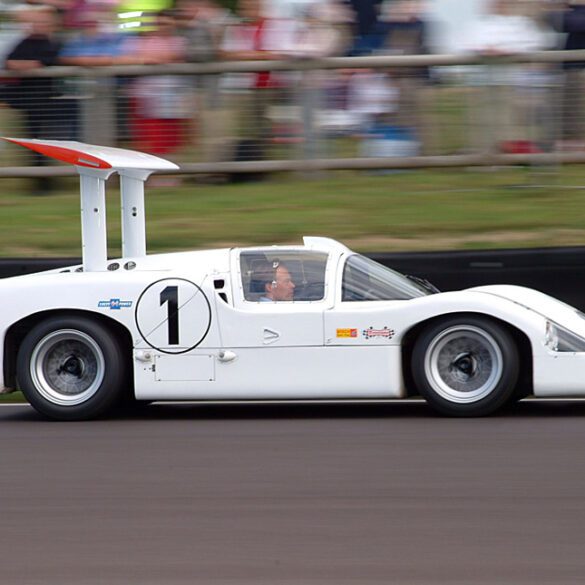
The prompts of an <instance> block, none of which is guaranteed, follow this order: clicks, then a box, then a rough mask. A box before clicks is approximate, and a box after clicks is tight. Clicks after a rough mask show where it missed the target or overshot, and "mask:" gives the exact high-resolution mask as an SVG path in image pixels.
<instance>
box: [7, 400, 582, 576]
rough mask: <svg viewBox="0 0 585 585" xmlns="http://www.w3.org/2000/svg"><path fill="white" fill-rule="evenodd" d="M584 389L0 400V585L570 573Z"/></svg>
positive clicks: (577, 561) (575, 559) (577, 545)
mask: <svg viewBox="0 0 585 585" xmlns="http://www.w3.org/2000/svg"><path fill="white" fill-rule="evenodd" d="M584 497H585V402H561V401H559V402H530V401H529V402H522V403H520V404H518V405H517V406H515V407H514V409H513V410H511V411H509V412H507V413H505V414H504V415H501V416H498V417H494V418H487V419H475V420H457V419H446V418H438V417H435V416H434V415H433V414H432V413H431V412H430V411H429V409H428V408H427V407H426V406H425V405H424V404H413V403H398V404H396V403H395V404H382V405H369V404H368V405H338V406H331V405H282V406H281V405H278V406H277V405H231V406H217V405H153V406H150V407H148V408H147V409H145V410H143V411H141V412H139V413H137V414H133V415H131V416H130V415H128V416H126V417H118V418H115V419H112V420H105V421H98V422H90V423H54V422H47V421H44V420H42V419H41V418H39V417H38V416H37V415H36V414H35V413H34V411H32V410H31V409H30V408H29V407H27V406H24V405H23V406H1V407H0V583H1V584H2V585H4V584H10V585H12V584H14V585H28V584H34V585H37V584H39V585H40V584H43V585H47V584H49V585H52V584H59V585H64V584H73V583H75V584H79V585H83V584H91V585H93V584H112V585H118V584H120V585H122V584H123V585H129V584H132V585H133V584H141V585H143V584H144V585H151V584H152V585H154V584H156V585H165V584H183V583H185V584H187V583H189V584H192V583H197V584H199V583H204V584H207V583H209V584H213V585H223V584H226V585H227V584H229V585H240V584H242V585H248V584H257V583H262V584H264V583H265V584H277V585H278V584H286V585H292V584H303V585H304V584H308V585H310V584H325V583H326V584H342V585H343V584H349V583H351V584H354V583H355V584H361V583H366V584H370V583H380V584H385V585H386V584H394V583H395V584H400V585H411V584H434V583H445V584H461V585H463V584H476V583H477V584H482V585H483V584H492V583H493V584H498V585H501V584H507V583H509V584H514V585H523V584H530V585H535V584H544V583H546V584H551V585H553V584H554V585H559V584H565V583H571V584H573V583H574V584H581V583H583V582H584V580H585V504H584Z"/></svg>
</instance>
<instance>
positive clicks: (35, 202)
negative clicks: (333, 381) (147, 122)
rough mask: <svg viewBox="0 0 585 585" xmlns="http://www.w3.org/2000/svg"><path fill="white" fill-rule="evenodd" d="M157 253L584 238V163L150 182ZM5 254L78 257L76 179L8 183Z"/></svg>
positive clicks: (1, 234) (151, 238) (112, 217)
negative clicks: (48, 185)
mask: <svg viewBox="0 0 585 585" xmlns="http://www.w3.org/2000/svg"><path fill="white" fill-rule="evenodd" d="M108 205H109V207H108V231H109V234H110V246H111V248H110V255H112V256H115V255H117V254H119V250H120V218H119V199H118V193H117V188H116V186H115V185H111V186H110V187H109V190H108ZM146 209H147V234H148V248H149V251H150V252H163V251H171V250H182V249H193V248H210V247H217V246H225V245H234V244H236V245H247V244H264V243H292V242H298V241H299V240H300V238H301V236H302V235H308V234H311V235H325V236H330V237H333V238H337V239H339V240H342V241H343V242H345V243H346V244H348V245H349V246H350V247H353V248H355V249H357V250H360V251H399V250H402V251H407V250H450V249H470V248H476V249H477V248H504V247H535V246H558V245H581V244H585V230H584V228H585V169H582V168H580V167H565V168H563V169H560V170H548V171H540V172H536V171H533V170H529V169H524V168H513V169H498V170H487V171H486V170H465V169H457V170H441V171H436V170H424V171H416V172H415V171H412V172H401V173H393V174H385V175H372V174H365V173H356V172H338V173H331V174H330V175H327V176H323V177H321V178H316V179H311V180H300V179H298V178H295V177H283V176H278V177H273V178H270V179H267V180H266V181H263V182H260V183H250V184H241V185H201V184H195V183H194V182H190V183H184V184H183V185H182V186H180V187H176V188H172V189H170V188H154V187H153V188H148V189H147V201H146ZM0 228H1V229H0V256H3V257H30V256H33V257H40V256H45V257H46V256H79V255H80V221H79V194H78V187H77V181H76V180H73V179H61V183H60V185H59V190H58V191H57V192H56V194H54V195H50V196H43V197H38V196H36V197H35V196H31V195H28V194H27V191H26V183H25V182H24V181H8V180H5V181H4V183H3V188H2V194H1V195H0Z"/></svg>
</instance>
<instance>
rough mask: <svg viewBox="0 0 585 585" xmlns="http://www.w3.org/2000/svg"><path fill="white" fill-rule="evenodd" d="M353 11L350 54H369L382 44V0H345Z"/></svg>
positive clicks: (383, 36) (383, 28) (384, 34)
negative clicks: (352, 37)
mask: <svg viewBox="0 0 585 585" xmlns="http://www.w3.org/2000/svg"><path fill="white" fill-rule="evenodd" d="M346 2H347V4H348V5H349V6H350V7H351V9H352V10H353V12H354V15H355V18H354V27H353V36H354V39H353V43H352V46H351V48H350V50H349V55H350V56H354V57H355V56H360V55H369V54H371V53H372V52H375V51H377V50H378V49H380V47H381V46H382V45H383V44H384V39H385V38H386V28H385V26H384V24H383V23H382V22H381V21H380V18H379V16H380V6H381V4H382V0H346Z"/></svg>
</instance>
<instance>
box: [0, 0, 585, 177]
mask: <svg viewBox="0 0 585 585" xmlns="http://www.w3.org/2000/svg"><path fill="white" fill-rule="evenodd" d="M429 2H430V0H426V1H425V0H385V1H383V0H322V1H314V2H309V1H308V0H305V1H303V2H300V1H293V0H289V1H288V2H285V1H284V0H282V1H279V2H270V1H262V0H238V1H237V2H235V3H232V5H234V6H235V10H234V11H230V10H229V9H228V8H226V5H225V4H226V3H225V2H221V1H219V0H28V2H26V3H23V4H18V5H15V6H14V7H13V8H12V9H11V10H10V13H9V16H10V18H11V20H12V22H13V27H12V30H13V31H15V33H14V35H13V37H12V38H11V40H10V42H7V43H4V55H3V59H4V69H6V70H8V71H14V72H19V71H29V70H42V69H43V68H46V67H52V66H83V67H87V68H92V67H103V66H110V65H165V64H173V63H201V62H212V61H217V60H230V61H238V60H254V61H267V60H282V59H287V58H291V59H303V58H304V59H306V58H317V57H328V56H364V55H413V54H424V53H428V52H431V51H432V50H433V43H432V42H431V41H432V36H430V35H429V30H430V29H431V28H432V27H431V26H430V25H431V24H432V23H430V22H429V18H428V14H429V13H428V10H427V9H428V5H429ZM485 4H486V7H487V10H486V12H485V14H484V16H483V17H482V18H479V19H478V20H477V22H476V23H473V25H472V26H468V25H466V27H464V30H461V31H460V35H461V38H460V42H459V48H460V51H461V52H471V53H476V54H481V55H485V56H487V57H489V56H493V55H502V54H517V53H523V52H527V51H535V50H548V49H553V48H567V49H580V48H585V0H570V1H568V2H557V1H555V0H522V1H520V0H486V2H485ZM584 68H585V63H581V62H576V63H571V64H567V65H566V70H567V75H566V80H565V82H564V86H563V104H564V108H563V112H564V118H563V120H564V122H563V125H562V136H561V137H560V138H561V139H562V142H563V144H564V145H565V146H570V147H575V148H577V147H579V145H580V144H581V141H583V140H585V109H584V108H583V106H582V105H581V104H582V102H583V96H582V93H583V92H582V91H581V87H582V80H581V74H582V71H583V69H584ZM212 77H213V76H202V77H201V78H200V79H193V78H190V77H186V76H180V75H176V74H175V75H173V74H163V75H160V74H158V75H146V76H133V77H123V76H118V77H114V78H113V79H109V80H108V79H103V80H101V81H100V83H101V84H102V85H103V84H106V85H107V84H108V83H110V84H111V87H110V89H111V91H109V92H108V90H106V91H105V93H104V91H103V88H102V95H104V96H106V97H107V95H110V96H111V95H115V100H114V101H115V103H114V108H113V111H114V112H116V111H117V112H118V114H117V115H116V114H115V113H114V114H113V115H112V117H113V118H115V121H114V127H115V130H114V131H113V132H112V133H111V134H112V135H111V136H108V137H106V138H105V140H106V141H109V142H113V143H117V144H120V143H128V142H129V143H130V144H131V146H133V147H136V148H137V149H139V150H144V151H147V152H151V153H153V154H160V155H172V154H173V153H176V152H177V151H179V150H180V149H181V148H183V147H184V146H185V145H186V144H192V145H193V144H194V145H199V146H200V147H201V150H202V151H207V152H206V153H205V155H204V158H206V159H208V160H210V159H213V158H215V159H216V160H217V159H218V158H221V157H224V158H225V156H226V155H225V153H223V154H221V155H218V153H217V149H215V151H214V149H213V148H210V146H211V147H212V146H213V141H214V139H215V138H216V137H218V136H223V135H225V134H226V129H225V125H226V117H225V116H224V115H223V111H222V113H221V114H218V110H219V109H221V108H222V107H223V106H224V105H225V104H224V103H223V102H224V101H225V100H226V98H225V95H228V96H229V95H231V96H232V97H231V100H232V102H233V103H230V104H229V105H230V108H231V110H232V111H235V112H236V115H235V116H233V118H234V120H232V122H231V123H232V127H231V129H230V132H231V133H232V135H234V136H236V137H237V140H235V141H232V142H235V145H234V146H233V149H232V152H231V154H230V155H229V156H231V157H235V158H246V157H247V158H258V157H262V156H263V155H264V154H265V153H264V150H265V148H266V144H267V143H269V142H270V140H271V139H280V140H281V141H284V140H285V139H286V138H287V130H286V128H284V129H283V127H282V126H283V125H282V124H281V127H280V128H279V129H278V130H275V126H278V124H277V123H275V122H274V116H272V117H271V112H272V111H273V110H274V107H275V106H279V105H283V104H285V105H286V104H290V103H291V102H294V99H295V91H297V90H298V88H299V77H298V76H296V75H295V74H294V73H290V72H289V73H278V72H259V73H255V74H239V75H236V74H233V75H229V76H224V77H223V78H222V79H221V82H220V81H219V80H218V78H217V77H213V78H212ZM469 79H472V80H473V81H472V82H471V83H470V85H473V84H476V85H482V86H484V87H485V86H490V87H492V88H495V89H493V91H492V90H490V91H489V92H485V93H484V99H483V100H482V101H478V103H477V106H476V109H475V110H474V114H473V118H474V120H475V121H476V122H477V121H479V122H480V123H481V124H482V125H483V126H484V127H491V128H492V129H493V128H494V127H496V126H497V127H502V128H504V129H505V130H504V132H503V134H502V136H497V137H494V136H491V137H490V141H491V144H492V145H493V144H496V145H500V146H501V147H502V149H503V150H506V149H509V150H510V151H515V150H514V149H516V150H518V149H523V148H525V149H528V150H531V149H538V148H539V146H538V145H539V143H540V142H541V140H540V137H534V136H531V137H525V136H522V131H521V129H520V126H521V125H522V124H521V120H522V117H523V116H525V115H526V112H527V111H528V109H527V108H526V104H527V103H530V100H533V101H534V103H535V108H531V110H530V111H538V108H541V107H544V106H543V103H542V102H543V94H542V92H540V89H541V88H542V87H543V86H544V85H546V84H547V83H548V81H543V80H545V79H546V76H544V73H543V71H542V70H541V69H539V68H538V67H532V66H530V67H516V68H511V67H503V68H501V69H500V70H498V69H497V68H494V67H492V68H490V69H489V74H486V73H485V70H484V71H483V72H482V71H476V72H475V74H473V73H471V74H470V76H469ZM431 81H433V80H432V75H431V72H430V70H429V68H426V67H418V68H410V69H405V68H400V69H398V68H396V69H392V70H387V69H384V70H381V69H376V70H367V69H364V68H361V69H344V70H342V71H337V72H335V73H330V74H322V75H320V76H319V78H318V79H311V78H309V83H307V78H304V80H303V83H304V86H303V89H304V90H305V91H306V92H307V93H310V92H311V91H313V92H314V93H315V95H316V96H317V97H315V104H318V106H319V109H320V119H319V122H318V123H319V127H320V128H321V129H322V130H323V131H324V132H334V131H335V130H336V129H339V128H352V129H354V130H355V131H356V132H359V133H360V134H361V135H362V136H366V135H367V136H369V137H370V138H371V140H370V141H369V142H368V141H364V145H365V147H364V149H363V154H366V155H374V156H375V155H376V149H378V151H380V149H382V150H383V146H381V145H383V144H387V145H389V144H394V146H393V147H392V148H394V150H393V151H390V154H391V153H392V152H394V153H396V154H400V153H402V154H404V155H406V154H418V153H420V152H423V153H430V151H432V143H433V137H432V127H433V121H432V120H429V112H430V110H431V109H432V105H431V104H430V100H431V99H432V97H430V94H429V91H428V88H429V87H430V86H431ZM82 82H83V80H82V79H80V78H75V79H67V77H65V78H63V77H62V76H60V77H51V76H46V77H44V76H42V75H40V76H39V75H37V76H35V77H21V78H19V77H17V76H16V77H14V76H13V77H10V78H6V79H4V80H3V81H2V82H1V83H0V85H1V90H0V101H1V102H3V103H4V104H6V105H7V106H8V107H10V108H12V109H13V110H15V111H18V113H19V115H20V119H21V124H22V125H23V127H24V129H23V132H24V133H26V135H27V136H28V137H34V138H47V139H85V140H87V139H88V138H89V139H90V140H91V137H88V136H87V131H86V130H87V129H85V128H84V123H85V122H84V120H85V119H86V118H87V115H86V114H84V113H83V112H82V105H83V102H82V100H80V99H79V98H80V96H82V95H83V92H84V88H83V83H82ZM220 85H221V88H226V87H228V88H230V89H231V90H233V91H232V92H231V94H230V93H229V92H220V91H219V89H220ZM220 94H221V95H220ZM224 94H225V95H224ZM234 96H235V97H234ZM220 97H221V98H222V99H221V100H220ZM227 99H228V100H229V99H230V98H229V97H228V98H227ZM120 112H122V115H120ZM486 117H487V118H488V119H487V120H486ZM301 122H302V119H301ZM106 125H107V124H106V120H104V121H103V126H104V127H106ZM284 126H286V124H284ZM525 126H526V124H525ZM94 130H95V126H94ZM288 134H289V136H288V138H294V136H290V134H294V132H293V133H291V132H288ZM484 134H485V133H481V132H478V135H479V136H483V135H484ZM197 137H206V138H207V139H208V140H206V141H204V140H200V141H199V142H197ZM297 138H298V137H297ZM399 143H400V144H402V150H397V146H396V145H397V144H399ZM583 145H585V142H583ZM476 146H477V147H478V148H487V147H486V146H485V145H482V144H481V140H478V144H477V145H476ZM368 147H370V150H368ZM372 149H373V150H372ZM250 153H252V154H250ZM382 154H388V152H386V153H384V152H382ZM35 164H43V163H42V160H41V158H40V157H39V158H37V159H36V160H35ZM41 187H42V185H40V184H39V188H41Z"/></svg>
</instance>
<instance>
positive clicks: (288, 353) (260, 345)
mask: <svg viewBox="0 0 585 585" xmlns="http://www.w3.org/2000/svg"><path fill="white" fill-rule="evenodd" d="M277 257H278V260H277V259H276V258H277ZM267 259H269V260H270V262H271V263H272V265H274V264H275V263H280V265H281V266H282V265H286V266H287V267H288V269H290V272H291V275H292V277H293V279H294V280H295V281H296V290H295V298H294V300H292V301H290V302H278V301H274V302H272V301H270V300H268V299H263V298H262V294H263V293H262V291H260V290H255V289H254V274H253V273H254V270H255V268H254V266H255V263H256V264H260V263H265V262H266V261H267ZM333 268H334V267H333ZM331 270H332V267H331V262H329V258H328V255H327V254H325V253H322V252H320V253H317V252H315V253H312V252H307V251H304V250H299V249H289V250H282V249H278V250H275V249H269V250H265V251H261V250H260V251H252V252H248V251H243V252H242V251H239V250H234V251H233V256H232V263H231V274H232V292H233V302H232V303H228V302H225V301H223V300H222V299H221V298H217V299H216V310H217V316H218V322H219V326H220V332H221V333H220V335H221V345H222V350H223V352H224V354H223V357H222V358H220V360H219V363H218V367H217V382H218V383H217V386H218V391H219V392H220V393H225V395H229V396H236V397H245V398H252V399H254V398H256V399H259V398H313V397H318V396H323V397H325V396H331V395H333V392H334V388H335V383H334V378H335V363H334V360H333V359H332V356H329V355H328V353H327V352H326V351H325V346H324V338H323V323H324V313H325V312H326V311H327V310H329V309H330V308H331V303H332V300H331V299H332V294H331V293H332V291H331V290H330V287H329V285H328V282H329V281H330V280H331V278H333V276H332V274H331V273H330V271H331Z"/></svg>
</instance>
